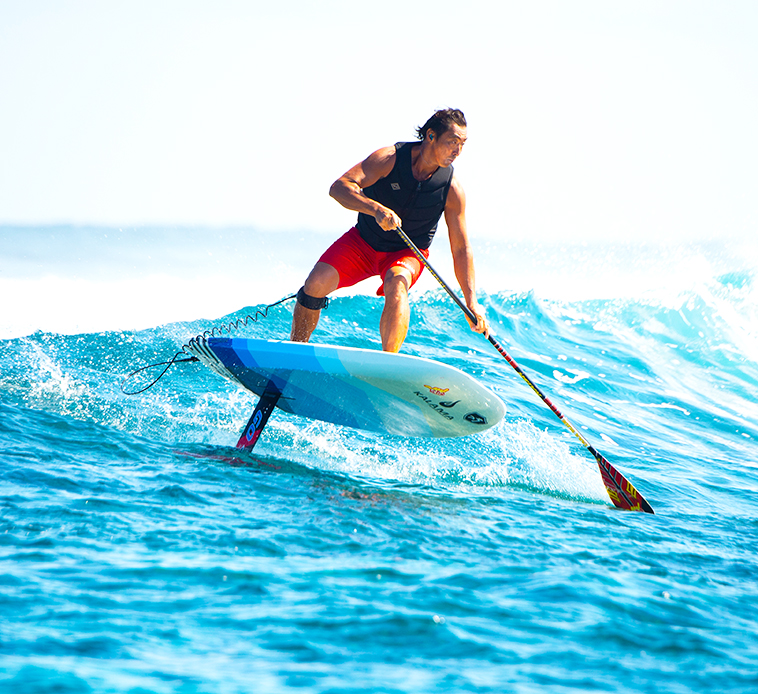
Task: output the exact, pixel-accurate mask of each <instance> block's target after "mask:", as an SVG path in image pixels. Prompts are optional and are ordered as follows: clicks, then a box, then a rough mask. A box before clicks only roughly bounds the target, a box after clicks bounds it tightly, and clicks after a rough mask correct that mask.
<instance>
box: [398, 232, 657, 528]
mask: <svg viewBox="0 0 758 694" xmlns="http://www.w3.org/2000/svg"><path fill="white" fill-rule="evenodd" d="M395 231H397V233H398V234H399V235H400V238H401V239H403V241H404V242H405V244H406V245H407V246H408V248H410V249H411V251H412V252H413V254H414V255H415V256H416V257H417V258H418V259H419V261H420V262H421V263H422V264H423V265H424V267H425V268H426V269H427V270H428V271H429V273H430V274H431V275H432V277H434V279H436V280H437V282H439V283H440V285H441V286H442V288H443V289H444V290H445V291H446V292H447V293H448V294H449V295H450V296H451V297H452V299H453V301H455V303H456V304H458V306H459V307H460V309H461V310H462V311H463V313H464V314H465V316H466V318H468V319H469V321H470V322H471V323H472V324H473V325H476V323H477V317H476V315H475V314H474V312H473V311H472V310H471V309H470V308H469V307H468V306H466V304H465V303H463V301H461V299H460V297H459V296H458V295H457V294H456V293H455V292H454V291H453V290H452V289H451V288H450V286H449V285H448V284H447V282H445V280H443V279H442V278H441V277H440V276H439V275H438V274H437V272H436V271H435V270H434V268H433V267H432V266H431V264H430V263H429V261H428V260H427V259H426V258H425V257H424V254H423V253H422V252H421V251H420V250H419V249H418V248H417V247H416V244H415V243H413V241H412V240H411V239H410V238H409V236H408V235H407V234H406V233H405V232H404V231H403V230H402V229H401V228H400V227H397V229H395ZM487 339H488V340H489V341H490V344H491V345H492V346H493V347H494V348H495V349H496V350H497V351H498V352H500V354H501V356H502V357H503V358H504V359H505V360H506V361H507V362H508V363H509V364H510V365H511V366H512V367H513V369H514V370H515V371H516V373H517V374H518V375H519V376H521V378H523V379H524V381H526V383H527V384H528V385H529V387H530V388H531V389H532V390H533V391H534V392H535V393H536V394H537V395H538V396H539V397H540V399H541V400H542V401H543V402H544V403H545V404H546V405H547V406H548V407H549V408H550V410H551V411H552V413H553V414H554V415H555V416H556V417H558V419H560V420H561V422H562V423H563V424H564V426H565V427H566V428H567V429H568V430H569V431H570V432H571V433H572V434H574V436H576V437H577V438H578V439H579V440H580V441H581V442H582V444H583V445H584V447H585V448H586V449H587V450H588V451H589V452H590V453H591V454H592V456H593V457H594V458H595V460H596V461H597V464H598V466H599V467H600V474H601V476H602V478H603V482H604V484H605V487H606V490H607V491H608V495H609V496H610V498H611V501H613V503H614V504H615V505H616V506H618V507H619V508H624V509H627V510H633V511H645V512H646V513H654V511H653V508H652V507H651V506H650V504H649V503H648V502H647V501H646V500H645V499H644V497H643V496H642V494H640V493H639V492H638V491H637V490H636V489H635V488H634V485H632V483H631V482H629V481H628V480H627V479H626V478H625V477H624V476H623V475H622V474H621V473H620V472H619V471H618V470H616V468H614V467H613V465H611V464H610V463H609V462H608V461H607V460H606V459H605V457H604V456H603V455H601V454H600V453H599V452H598V451H597V450H596V449H595V447H594V446H592V445H590V443H589V442H588V441H587V439H586V438H584V436H582V434H581V433H580V432H579V431H578V430H577V429H576V427H574V426H573V425H572V424H571V422H569V421H568V419H566V417H564V416H563V414H561V411H560V410H559V409H558V408H557V407H556V406H555V405H554V404H553V403H552V402H551V401H550V399H549V398H548V397H547V396H546V395H545V394H544V393H543V392H542V391H541V390H540V389H539V387H538V386H537V385H536V384H535V383H534V381H532V379H531V378H529V376H527V375H526V374H525V373H524V371H523V370H522V369H521V367H520V366H519V365H518V364H517V363H516V361H515V360H514V359H513V358H512V357H511V356H510V355H509V354H508V352H506V351H505V349H504V348H503V346H502V345H501V344H500V343H499V342H498V341H497V340H496V339H495V338H494V337H492V335H489V334H488V335H487Z"/></svg>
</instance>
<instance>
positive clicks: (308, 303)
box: [297, 287, 329, 311]
mask: <svg viewBox="0 0 758 694" xmlns="http://www.w3.org/2000/svg"><path fill="white" fill-rule="evenodd" d="M297 303H298V304H300V305H301V306H305V308H309V309H310V310H311V311H320V310H321V309H322V308H326V307H327V306H329V299H327V298H326V297H322V298H318V297H315V296H311V295H310V294H306V293H305V287H300V291H298V293H297Z"/></svg>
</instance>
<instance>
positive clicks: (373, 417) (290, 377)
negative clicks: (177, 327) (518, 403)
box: [187, 337, 505, 438]
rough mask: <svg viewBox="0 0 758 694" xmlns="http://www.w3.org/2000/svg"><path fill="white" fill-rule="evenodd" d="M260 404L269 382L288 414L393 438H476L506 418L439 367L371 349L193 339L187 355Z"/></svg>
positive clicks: (493, 402) (473, 384) (495, 404)
mask: <svg viewBox="0 0 758 694" xmlns="http://www.w3.org/2000/svg"><path fill="white" fill-rule="evenodd" d="M187 351H189V352H190V353H191V354H193V355H194V356H196V357H198V359H200V361H202V362H203V363H204V364H206V365H207V366H209V367H210V368H211V369H213V370H214V371H215V372H216V373H218V374H220V375H221V376H224V377H225V378H228V379H230V380H231V381H234V382H235V383H237V384H239V385H241V386H243V387H244V388H247V389H248V390H250V391H252V392H253V393H255V394H256V395H258V396H259V397H260V396H261V395H263V393H264V392H265V390H266V387H267V385H268V384H269V382H273V383H274V384H275V385H276V387H277V388H278V389H279V391H280V392H281V397H280V398H279V400H278V402H277V403H276V406H277V407H278V408H279V409H281V410H284V411H285V412H289V413H291V414H295V415H299V416H301V417H307V418H309V419H318V420H321V421H325V422H332V423H334V424H339V425H341V426H347V427H353V428H356V429H364V430H367V431H374V432H379V433H383V434H394V435H398V436H425V437H434V438H439V437H450V436H467V435H469V434H476V433H479V432H481V431H484V430H485V429H488V428H490V427H492V426H494V425H495V424H497V423H498V422H499V421H500V420H501V419H502V418H503V417H504V416H505V405H504V403H503V401H502V400H501V399H500V398H499V397H498V396H497V395H495V393H493V392H492V391H490V390H489V389H488V388H486V387H485V386H483V385H482V384H481V383H479V381H477V380H476V379H475V378H473V377H472V376H469V375H468V374H466V373H464V372H463V371H461V370H460V369H456V368H455V367H452V366H448V365H447V364H443V363H441V362H438V361H434V360H431V359H424V358H422V357H414V356H410V355H406V354H391V353H388V352H380V351H378V350H372V349H358V348H354V347H337V346H333V345H319V344H312V343H303V342H279V341H275V340H255V339H248V338H217V337H210V338H197V339H195V340H193V341H192V342H191V343H190V345H189V346H188V348H187Z"/></svg>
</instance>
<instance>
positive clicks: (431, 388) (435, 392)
mask: <svg viewBox="0 0 758 694" xmlns="http://www.w3.org/2000/svg"><path fill="white" fill-rule="evenodd" d="M424 388H428V389H429V392H430V393H431V394H432V395H439V396H440V397H442V396H443V395H444V394H445V393H447V391H448V390H450V388H437V387H436V386H427V385H425V386H424Z"/></svg>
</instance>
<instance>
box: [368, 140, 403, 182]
mask: <svg viewBox="0 0 758 694" xmlns="http://www.w3.org/2000/svg"><path fill="white" fill-rule="evenodd" d="M396 160H397V152H396V150H395V145H390V146H388V147H380V148H379V149H377V150H376V151H374V152H372V153H371V154H369V155H368V157H366V159H365V160H364V162H363V168H364V171H366V173H370V174H373V176H372V177H376V178H384V177H385V176H389V174H390V172H391V171H392V169H393V168H394V166H395V161H396Z"/></svg>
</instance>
